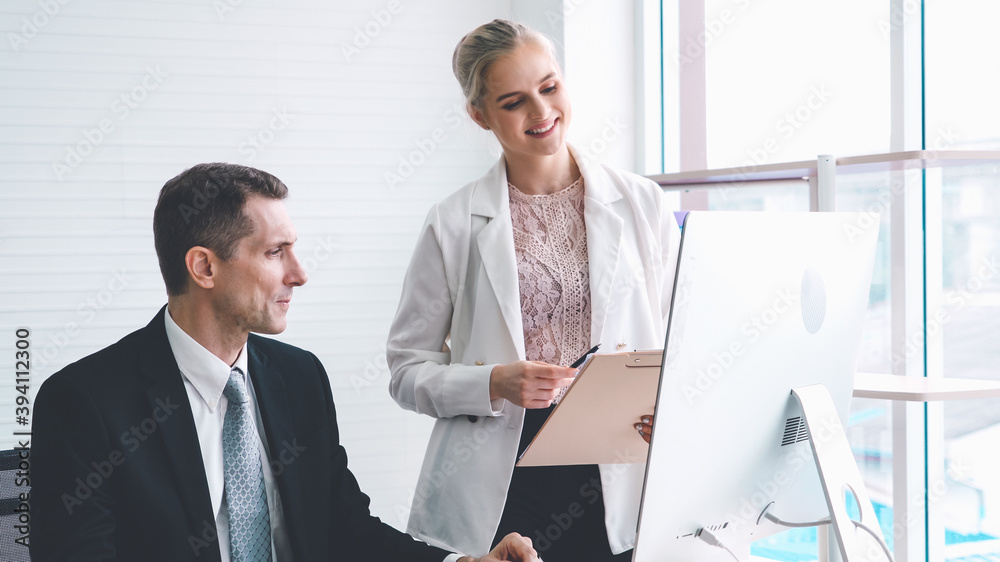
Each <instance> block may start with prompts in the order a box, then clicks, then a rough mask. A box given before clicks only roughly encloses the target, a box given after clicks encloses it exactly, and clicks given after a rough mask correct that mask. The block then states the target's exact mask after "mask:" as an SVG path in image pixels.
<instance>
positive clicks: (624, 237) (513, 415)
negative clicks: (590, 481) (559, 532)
mask: <svg viewBox="0 0 1000 562" xmlns="http://www.w3.org/2000/svg"><path fill="white" fill-rule="evenodd" d="M573 157H574V158H575V159H576V162H577V164H578V165H579V167H580V172H581V173H582V174H583V178H584V195H585V199H584V221H585V222H586V226H587V247H588V251H589V259H590V290H591V338H592V340H593V343H595V344H596V343H598V342H600V344H601V351H602V352H614V351H626V350H628V351H631V350H634V349H661V348H662V347H663V341H664V336H665V328H664V326H665V321H664V320H665V318H666V314H667V311H668V309H669V305H670V294H671V290H672V287H673V276H674V269H675V264H676V259H677V245H678V241H679V238H680V235H679V232H678V229H677V225H676V222H675V221H674V219H673V213H671V212H670V211H669V210H668V209H666V208H665V205H664V201H663V192H662V190H661V189H660V188H659V186H657V185H656V184H655V183H653V182H652V181H650V180H648V179H645V178H642V177H640V176H637V175H634V174H631V173H627V172H621V171H617V170H614V169H611V168H608V167H606V166H603V165H600V164H594V163H587V162H585V161H583V160H582V159H581V158H580V155H579V154H578V153H577V152H575V151H574V152H573ZM508 197H509V196H508V192H507V172H506V163H505V161H504V159H503V158H502V157H501V158H500V161H499V162H497V164H496V165H495V166H493V168H492V169H491V170H490V171H489V172H488V173H487V174H486V175H485V176H483V177H482V178H480V179H478V180H476V181H474V182H472V183H470V184H468V185H466V186H465V187H463V188H462V189H460V190H459V191H457V192H456V193H454V194H452V195H451V196H449V197H448V198H447V199H445V200H443V201H441V202H440V203H438V204H437V205H435V206H434V207H432V208H431V210H430V212H429V213H428V215H427V221H426V223H425V224H424V227H423V230H422V232H421V234H420V237H419V239H418V240H417V245H416V249H415V250H414V252H413V258H412V259H411V261H410V265H409V269H408V270H407V273H406V278H405V281H404V283H403V292H402V297H401V299H400V303H399V309H398V311H397V313H396V318H395V320H394V321H393V324H392V328H391V332H390V334H389V340H388V343H387V344H386V349H387V356H388V362H389V368H390V370H391V372H392V378H391V382H390V383H389V391H390V393H391V394H392V397H393V398H394V399H395V400H396V402H398V403H399V405H400V406H402V407H403V408H406V409H408V410H414V411H416V412H419V413H422V414H427V415H429V416H433V417H434V418H437V422H436V423H435V425H434V429H433V432H432V433H431V438H430V443H429V444H428V445H427V453H426V454H425V456H424V462H423V466H422V468H421V471H420V477H419V480H418V483H417V486H416V489H415V494H414V499H413V504H412V507H411V511H410V519H409V523H408V525H407V531H408V532H409V533H410V534H411V535H413V536H416V537H418V538H419V539H421V540H424V541H426V542H428V543H431V544H434V545H437V546H440V547H443V548H447V549H450V550H453V551H457V552H463V553H466V554H470V555H477V556H479V555H483V554H485V553H486V552H488V551H489V548H490V542H491V541H492V539H493V536H494V534H495V533H496V530H497V527H498V525H499V523H500V516H501V514H502V513H503V508H504V501H505V500H506V497H507V487H508V485H509V484H510V478H511V473H512V471H513V468H514V461H515V456H516V454H517V445H518V439H519V438H520V435H521V425H522V422H523V420H524V409H523V408H521V407H519V406H516V405H514V404H513V403H511V402H508V401H506V400H503V399H500V400H494V401H490V385H489V381H490V372H491V370H492V369H493V367H494V366H495V365H497V364H501V363H510V362H513V361H518V360H524V359H525V354H524V333H523V331H522V324H521V305H520V302H521V300H520V292H519V288H518V277H517V263H516V261H515V258H514V235H513V230H512V226H511V216H510V202H509V198H508ZM636 438H637V439H638V438H639V436H638V435H637V436H636ZM643 470H644V466H643V465H642V464H631V465H624V464H621V465H601V466H600V472H601V482H602V489H603V494H604V505H605V513H606V517H605V524H606V526H607V530H608V539H609V542H610V544H611V549H612V551H613V552H614V553H616V554H617V553H620V552H624V551H626V550H628V549H630V548H632V547H633V546H634V543H635V529H636V523H637V519H638V511H639V500H640V496H641V490H642V478H643ZM531 538H532V539H534V537H531Z"/></svg>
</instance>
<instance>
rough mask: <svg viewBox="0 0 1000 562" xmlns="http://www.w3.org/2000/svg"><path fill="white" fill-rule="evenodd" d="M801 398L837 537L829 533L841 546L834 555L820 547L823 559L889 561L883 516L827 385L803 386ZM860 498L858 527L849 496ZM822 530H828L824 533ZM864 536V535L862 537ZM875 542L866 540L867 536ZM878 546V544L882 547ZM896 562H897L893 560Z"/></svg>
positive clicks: (797, 391) (798, 394)
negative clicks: (850, 512)
mask: <svg viewBox="0 0 1000 562" xmlns="http://www.w3.org/2000/svg"><path fill="white" fill-rule="evenodd" d="M792 394H794V395H795V397H796V398H797V399H798V401H799V404H801V406H802V412H803V413H804V417H805V421H806V427H808V428H809V443H810V445H811V447H812V452H813V458H814V459H815V461H816V467H817V468H818V470H819V478H820V482H822V484H823V494H824V495H825V496H826V504H827V506H828V507H829V509H830V521H831V525H832V528H833V530H834V533H832V536H831V534H828V537H829V541H830V543H833V542H834V541H836V543H837V546H838V547H839V548H834V546H833V544H829V548H828V549H827V550H828V553H829V554H827V552H824V549H823V548H822V542H823V541H821V548H820V553H819V554H820V560H821V561H822V560H824V556H825V555H828V556H829V558H828V559H829V560H830V562H836V561H837V558H835V556H836V555H837V554H839V555H840V558H839V560H840V561H843V562H859V561H870V560H879V559H885V558H886V556H887V554H888V553H883V552H882V551H883V546H880V544H879V543H881V545H884V544H885V538H884V537H883V536H882V531H881V529H880V527H879V523H878V517H877V516H876V515H875V509H874V508H873V507H872V503H871V500H869V498H868V492H867V491H866V490H865V485H864V482H863V481H862V480H861V473H860V472H859V471H858V465H857V463H855V462H854V454H853V453H852V452H851V446H850V444H849V443H848V442H847V435H846V434H845V433H844V427H843V426H842V425H841V423H840V416H838V415H837V410H836V408H835V407H834V404H833V400H832V399H831V398H830V393H829V392H828V391H827V389H826V387H825V386H823V385H821V384H814V385H809V386H803V387H799V388H796V389H793V390H792ZM848 494H850V495H852V496H854V500H855V502H856V503H857V506H858V510H859V512H860V517H859V519H858V522H859V523H862V524H864V526H865V528H862V527H861V526H858V525H857V523H855V522H854V521H853V520H851V518H850V516H848V514H847V502H846V499H847V495H848ZM820 531H822V529H820ZM859 533H860V535H859ZM866 533H867V534H870V535H871V536H870V537H869V539H875V540H860V539H861V538H863V537H864V536H865V534H866ZM876 541H877V542H876ZM889 560H891V558H889Z"/></svg>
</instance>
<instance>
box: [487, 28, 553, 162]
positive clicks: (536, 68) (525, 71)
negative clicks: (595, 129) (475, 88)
mask: <svg viewBox="0 0 1000 562" xmlns="http://www.w3.org/2000/svg"><path fill="white" fill-rule="evenodd" d="M471 114H472V118H473V119H474V120H475V121H476V122H477V123H479V125H480V126H482V127H484V128H488V129H490V130H491V131H493V133H494V134H495V135H496V137H497V140H499V141H500V144H501V145H502V146H503V150H504V153H505V154H506V155H507V156H508V158H510V157H511V156H515V155H526V156H536V157H537V156H549V155H552V154H556V153H558V152H559V151H561V150H564V149H565V146H566V131H567V129H568V128H569V122H570V119H571V117H572V115H573V111H572V109H571V108H570V103H569V96H568V95H567V93H566V88H565V86H564V84H563V79H562V74H561V73H560V71H559V65H558V64H556V61H555V60H553V58H552V56H551V55H549V53H548V52H547V51H546V50H545V49H544V48H543V47H541V46H539V45H535V44H534V43H527V44H524V45H521V46H520V47H518V48H517V49H516V50H515V51H514V52H512V53H510V54H509V55H507V56H504V57H501V58H499V59H497V61H496V62H494V63H493V65H492V67H491V68H490V71H489V73H488V74H487V78H486V94H485V95H484V96H483V99H482V101H481V102H480V107H473V108H472V111H471Z"/></svg>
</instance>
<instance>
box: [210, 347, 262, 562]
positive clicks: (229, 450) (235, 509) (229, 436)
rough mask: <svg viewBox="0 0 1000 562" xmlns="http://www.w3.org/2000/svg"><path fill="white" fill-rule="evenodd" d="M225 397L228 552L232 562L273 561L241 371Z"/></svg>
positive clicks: (228, 385) (233, 377)
mask: <svg viewBox="0 0 1000 562" xmlns="http://www.w3.org/2000/svg"><path fill="white" fill-rule="evenodd" d="M223 394H225V395H226V398H227V399H229V406H228V408H227V409H226V419H225V421H224V422H223V424H222V451H223V459H224V460H223V463H224V466H225V480H226V508H227V509H228V512H229V552H230V555H231V556H232V562H260V561H270V560H271V520H270V517H269V516H268V514H267V497H266V495H265V490H264V471H263V468H261V464H260V462H261V459H260V449H259V447H258V443H259V442H260V439H259V438H258V436H257V425H256V424H255V423H254V415H253V410H252V409H251V408H250V403H249V396H248V393H247V389H246V385H245V383H244V382H243V372H242V371H240V370H239V369H238V368H236V367H233V370H232V371H230V373H229V382H227V383H226V388H225V390H223Z"/></svg>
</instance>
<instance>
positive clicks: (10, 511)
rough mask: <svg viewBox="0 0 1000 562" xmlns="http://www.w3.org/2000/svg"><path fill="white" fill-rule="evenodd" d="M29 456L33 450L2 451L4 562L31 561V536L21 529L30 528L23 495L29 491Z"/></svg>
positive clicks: (0, 544) (0, 550) (0, 546)
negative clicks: (29, 552)
mask: <svg viewBox="0 0 1000 562" xmlns="http://www.w3.org/2000/svg"><path fill="white" fill-rule="evenodd" d="M30 453H31V451H30V449H11V450H7V451H0V560H3V561H5V562H6V561H8V560H9V561H10V562H25V561H27V560H30V557H29V555H28V548H27V544H28V535H27V534H25V533H23V532H21V530H19V529H18V527H20V528H21V529H27V528H28V527H30V525H31V512H30V511H26V510H25V506H24V505H22V502H21V494H28V493H29V491H30V486H28V479H27V478H26V476H30V469H28V468H29V465H30V457H29V455H30ZM22 461H24V464H23V465H22ZM19 471H20V472H21V474H20V475H18V472H19ZM18 484H22V485H20V486H19V485H18ZM17 541H20V542H17Z"/></svg>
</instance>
